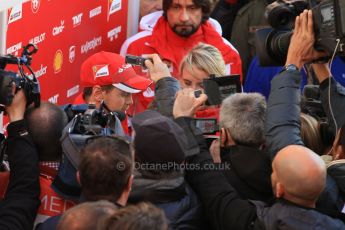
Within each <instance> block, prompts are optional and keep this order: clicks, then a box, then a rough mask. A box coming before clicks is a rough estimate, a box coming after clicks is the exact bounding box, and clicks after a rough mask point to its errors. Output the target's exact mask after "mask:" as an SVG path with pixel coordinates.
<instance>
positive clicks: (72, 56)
mask: <svg viewBox="0 0 345 230" xmlns="http://www.w3.org/2000/svg"><path fill="white" fill-rule="evenodd" d="M68 60H69V62H70V63H73V62H74V60H75V46H71V47H70V48H69V54H68Z"/></svg>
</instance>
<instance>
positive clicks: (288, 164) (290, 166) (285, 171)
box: [272, 145, 326, 202]
mask: <svg viewBox="0 0 345 230" xmlns="http://www.w3.org/2000/svg"><path fill="white" fill-rule="evenodd" d="M272 169H273V175H272V184H273V186H275V192H276V195H277V196H278V197H279V194H277V193H279V192H282V190H281V189H282V188H283V192H282V194H281V195H282V197H284V198H286V199H289V198H292V199H295V198H296V200H301V201H302V202H303V201H310V202H315V201H316V200H317V198H318V197H319V195H320V193H321V192H322V191H323V189H324V187H325V182H326V167H325V163H324V162H323V161H322V159H321V158H320V157H319V156H318V155H317V154H315V153H314V152H313V151H311V150H310V149H308V148H306V147H304V146H300V145H289V146H287V147H285V148H283V149H282V150H280V151H279V152H278V154H277V155H276V157H275V158H274V160H273V163H272ZM278 184H279V185H278ZM279 187H280V188H279ZM277 189H280V191H278V190H277Z"/></svg>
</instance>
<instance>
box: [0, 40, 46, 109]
mask: <svg viewBox="0 0 345 230" xmlns="http://www.w3.org/2000/svg"><path fill="white" fill-rule="evenodd" d="M37 50H38V49H37V47H36V46H35V45H33V44H28V45H27V46H24V47H23V51H22V53H21V56H20V57H15V56H13V55H4V56H0V112H2V111H4V110H5V108H6V106H9V105H11V103H12V101H13V98H14V95H15V94H16V92H17V91H18V90H20V89H23V90H24V93H25V97H26V100H27V105H30V104H31V103H34V105H35V107H38V106H39V105H40V101H41V96H40V86H39V82H38V80H37V78H36V76H35V73H34V72H33V71H32V69H31V67H30V65H31V61H32V57H31V55H33V54H35V53H36V52H37ZM7 64H14V65H17V66H18V70H19V73H15V72H12V71H8V70H5V68H6V66H7ZM24 67H25V68H26V70H28V71H29V75H27V74H26V73H25V72H24V71H25V70H24ZM13 85H15V90H14V91H13Z"/></svg>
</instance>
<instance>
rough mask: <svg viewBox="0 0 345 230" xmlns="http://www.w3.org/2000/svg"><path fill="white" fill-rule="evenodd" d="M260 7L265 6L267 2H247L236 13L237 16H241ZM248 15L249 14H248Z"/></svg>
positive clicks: (263, 0)
mask: <svg viewBox="0 0 345 230" xmlns="http://www.w3.org/2000/svg"><path fill="white" fill-rule="evenodd" d="M260 5H265V6H266V5H267V2H266V1H265V0H252V1H250V2H248V3H247V4H246V5H244V6H242V7H241V8H240V9H239V10H238V11H237V15H239V16H241V15H243V14H245V13H247V12H248V11H249V10H251V9H254V10H255V9H256V7H257V6H260ZM248 13H249V12H248Z"/></svg>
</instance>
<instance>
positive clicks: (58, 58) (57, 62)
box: [53, 50, 63, 73]
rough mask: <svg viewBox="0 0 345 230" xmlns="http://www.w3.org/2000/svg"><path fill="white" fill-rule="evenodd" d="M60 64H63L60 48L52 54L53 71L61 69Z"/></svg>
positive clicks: (56, 71)
mask: <svg viewBox="0 0 345 230" xmlns="http://www.w3.org/2000/svg"><path fill="white" fill-rule="evenodd" d="M62 64H63V54H62V51H61V50H57V51H56V52H55V55H54V63H53V68H54V73H59V72H60V71H61V69H62Z"/></svg>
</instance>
